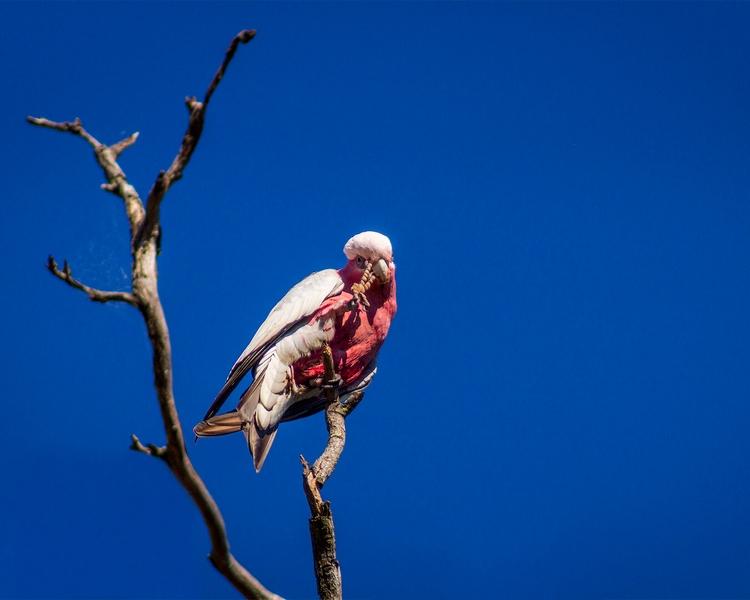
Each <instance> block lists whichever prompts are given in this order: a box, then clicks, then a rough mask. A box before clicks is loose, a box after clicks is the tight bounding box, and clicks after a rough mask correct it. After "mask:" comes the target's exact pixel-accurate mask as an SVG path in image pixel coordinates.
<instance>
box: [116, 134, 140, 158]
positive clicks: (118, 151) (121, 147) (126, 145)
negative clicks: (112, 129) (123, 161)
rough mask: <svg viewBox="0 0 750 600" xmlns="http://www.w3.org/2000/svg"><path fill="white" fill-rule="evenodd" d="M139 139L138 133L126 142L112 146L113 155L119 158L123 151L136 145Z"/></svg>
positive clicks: (129, 137)
mask: <svg viewBox="0 0 750 600" xmlns="http://www.w3.org/2000/svg"><path fill="white" fill-rule="evenodd" d="M137 139H138V132H137V131H136V132H135V133H133V134H131V135H129V136H128V137H126V138H125V139H124V140H120V141H119V142H117V143H116V144H112V145H111V146H110V149H111V150H112V152H113V154H114V155H115V158H117V157H119V156H120V154H122V151H123V150H125V148H129V147H130V146H132V145H133V144H135V140H137Z"/></svg>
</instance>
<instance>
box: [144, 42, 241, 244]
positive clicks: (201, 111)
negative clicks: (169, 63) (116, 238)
mask: <svg viewBox="0 0 750 600" xmlns="http://www.w3.org/2000/svg"><path fill="white" fill-rule="evenodd" d="M255 33H256V31H255V30H254V29H251V30H248V29H245V30H244V31H241V32H240V33H238V34H237V35H236V36H234V39H232V41H231V42H230V44H229V48H227V51H226V55H225V57H224V61H223V62H222V63H221V66H220V67H219V69H218V71H216V74H215V75H214V78H213V79H212V80H211V83H210V84H209V86H208V89H207V90H206V95H205V97H204V99H203V102H198V101H197V100H196V99H195V96H193V97H192V98H185V105H186V106H187V109H188V112H189V113H190V119H189V120H188V127H187V131H185V135H184V136H183V138H182V144H181V145H180V150H179V152H178V153H177V156H176V157H175V159H174V160H173V161H172V164H171V165H170V167H169V169H167V170H166V171H161V172H160V173H159V175H158V176H157V177H156V181H155V182H154V185H153V187H152V188H151V191H150V192H149V193H148V198H147V199H146V217H145V219H144V220H143V222H142V224H141V226H140V228H139V230H138V234H137V235H136V236H135V238H134V240H133V248H134V249H137V248H138V247H139V246H140V245H141V244H142V243H143V241H144V240H146V239H148V238H151V237H155V236H156V235H158V226H159V208H160V206H161V201H162V199H163V198H164V194H166V193H167V191H168V190H169V188H170V187H172V184H173V183H174V182H176V181H178V180H180V179H181V178H182V171H183V170H184V169H185V167H187V164H188V162H190V157H191V156H192V155H193V151H194V150H195V148H196V146H197V145H198V140H199V139H200V137H201V133H202V132H203V122H204V119H205V115H206V109H207V108H208V102H209V100H210V99H211V96H212V95H213V93H214V91H215V90H216V87H217V86H218V85H219V82H220V81H221V80H222V78H223V77H224V73H225V72H226V70H227V67H228V66H229V63H230V61H231V60H232V57H233V56H234V53H235V52H236V51H237V46H239V44H240V42H242V43H243V44H247V43H248V42H249V41H250V40H252V39H253V38H254V37H255Z"/></svg>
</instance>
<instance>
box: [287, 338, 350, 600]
mask: <svg viewBox="0 0 750 600" xmlns="http://www.w3.org/2000/svg"><path fill="white" fill-rule="evenodd" d="M322 358H323V367H324V369H325V386H326V388H325V389H326V395H327V397H328V406H327V407H326V427H327V428H328V444H327V445H326V449H325V450H324V451H323V454H321V455H320V458H318V460H316V461H315V463H314V464H313V466H312V468H311V467H310V465H309V464H308V463H307V461H306V460H305V458H304V457H303V456H300V461H301V462H302V488H303V489H304V491H305V497H306V498H307V503H308V504H309V505H310V514H311V515H312V516H311V517H310V539H311V540H312V550H313V562H314V566H315V579H316V581H317V583H318V595H319V596H320V598H321V600H340V599H341V598H342V597H343V596H342V594H343V592H342V583H341V565H340V564H339V561H338V560H337V558H336V535H335V531H334V527H333V513H332V512H331V503H330V502H328V501H327V500H326V501H325V502H324V501H323V498H322V497H321V495H320V489H321V488H322V487H323V486H324V485H325V483H326V481H327V480H328V478H329V477H330V476H331V474H332V473H333V470H334V469H335V468H336V465H337V464H338V461H339V458H340V457H341V453H342V452H343V451H344V444H345V443H346V426H345V419H346V417H347V416H348V415H349V414H350V413H351V412H352V411H353V410H354V409H355V408H356V407H357V404H359V402H360V401H361V400H362V397H363V396H364V392H353V393H352V394H351V395H350V396H349V398H348V400H347V401H346V403H345V404H341V402H339V395H338V392H337V391H336V387H335V382H336V381H337V380H338V379H337V377H336V370H335V366H334V364H333V355H332V354H331V348H330V347H329V346H328V344H323V352H322Z"/></svg>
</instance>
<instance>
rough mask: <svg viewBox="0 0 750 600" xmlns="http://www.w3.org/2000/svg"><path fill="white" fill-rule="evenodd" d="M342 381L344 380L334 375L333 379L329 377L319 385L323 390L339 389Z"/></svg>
mask: <svg viewBox="0 0 750 600" xmlns="http://www.w3.org/2000/svg"><path fill="white" fill-rule="evenodd" d="M343 381H344V380H343V379H341V377H339V376H338V375H335V376H334V378H333V379H331V380H330V381H326V382H324V383H323V385H321V386H320V387H321V388H323V389H324V390H337V389H339V387H340V386H341V384H342V383H343Z"/></svg>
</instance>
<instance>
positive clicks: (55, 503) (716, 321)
mask: <svg viewBox="0 0 750 600" xmlns="http://www.w3.org/2000/svg"><path fill="white" fill-rule="evenodd" d="M0 17H2V18H0V23H2V25H0V28H1V32H0V33H1V35H0V53H1V54H0V55H2V56H3V60H2V61H0V80H1V81H2V82H3V90H4V93H3V94H2V96H0V108H1V110H2V115H3V117H4V121H3V122H4V125H3V135H2V142H1V143H0V153H1V156H0V164H2V165H3V197H4V198H5V200H4V204H3V218H2V219H0V227H2V231H1V234H0V252H1V253H2V256H3V258H4V261H3V267H4V273H3V283H2V290H3V293H2V294H0V303H2V304H1V306H2V313H3V314H4V315H5V318H4V319H3V323H2V339H3V344H2V346H1V347H0V348H1V350H0V351H1V352H2V360H1V361H0V364H2V379H3V382H4V394H3V396H4V398H5V401H4V406H5V427H4V431H3V435H2V437H1V438H0V475H1V476H2V479H3V486H2V491H1V492H0V511H1V513H2V515H3V523H4V525H3V534H2V535H1V536H0V540H1V541H0V560H1V561H2V564H3V572H4V574H3V577H2V578H0V596H2V597H17V598H37V597H65V598H79V597H132V598H155V597H163V598H192V597H204V598H212V597H236V594H235V593H234V590H233V589H232V588H231V587H230V586H229V585H228V584H227V583H225V582H224V581H223V580H222V578H221V577H220V576H219V575H218V574H217V573H216V572H215V571H214V570H213V568H212V567H211V565H210V564H209V562H208V561H207V560H206V558H205V557H206V554H207V552H208V550H209V543H208V539H207V536H206V533H205V531H204V529H203V525H202V522H201V520H200V517H199V515H198V513H197V511H196V510H195V509H194V507H193V506H192V505H191V503H190V502H189V500H188V498H187V496H186V495H185V494H184V492H183V491H182V489H181V488H180V487H179V486H178V484H177V483H176V482H175V481H174V480H173V478H172V477H171V475H170V474H169V473H168V471H167V470H166V468H165V467H164V466H163V465H162V464H160V463H159V462H158V461H155V460H151V459H149V458H148V457H145V456H142V455H139V454H136V453H134V452H132V451H130V450H128V445H129V437H130V435H131V434H133V433H135V434H137V435H138V436H139V437H140V438H141V439H142V440H144V441H153V442H156V443H160V442H162V440H163V433H162V432H161V425H160V421H159V415H158V409H157V405H156V400H155V397H154V392H153V388H152V385H151V380H152V375H151V372H150V368H151V366H150V348H149V346H148V340H147V337H146V333H145V330H144V327H143V324H142V322H141V320H140V317H139V315H138V314H137V313H136V312H135V311H134V310H133V309H132V308H130V307H128V306H116V305H107V306H101V305H97V304H93V303H91V302H89V301H87V300H86V299H85V297H84V296H83V295H82V294H80V293H78V292H76V291H74V290H72V289H70V288H68V287H66V286H65V285H64V284H62V283H61V282H59V281H57V280H55V279H54V278H53V277H52V276H51V275H49V273H47V272H46V270H45V269H44V263H45V261H46V259H47V256H48V255H49V254H53V255H54V256H55V257H56V258H57V259H58V261H60V262H61V261H62V259H64V258H67V259H68V260H69V261H70V263H71V266H72V268H73V272H74V274H75V275H76V276H78V277H79V278H81V279H82V280H84V281H85V282H86V283H88V284H90V285H93V286H96V287H100V288H105V289H126V288H127V286H128V278H129V254H128V239H127V236H128V230H127V222H126V220H125V217H124V214H123V210H122V206H121V204H120V203H119V202H118V201H117V199H116V198H115V197H113V196H111V195H108V194H106V193H105V192H102V191H100V190H99V184H100V183H102V181H103V178H102V175H101V173H100V171H99V170H98V167H97V166H96V164H95V162H94V160H93V158H92V155H91V150H90V148H89V147H88V146H87V145H86V144H85V143H84V142H83V141H82V140H79V139H76V138H74V137H73V136H70V135H64V134H61V133H56V132H52V131H45V130H40V129H36V128H32V127H31V126H30V125H28V124H26V123H25V121H24V118H25V117H26V116H27V115H34V116H44V117H47V118H50V119H53V120H58V121H63V120H72V119H74V118H75V117H80V118H81V119H82V121H83V124H84V126H85V127H86V128H87V130H88V131H89V132H90V133H91V134H92V135H94V136H95V137H97V138H98V139H99V140H100V141H102V142H105V143H114V142H115V141H118V140H119V139H121V138H123V137H125V136H126V135H129V134H130V133H132V132H134V131H139V132H140V137H139V139H138V142H137V143H136V144H135V146H133V147H132V148H130V149H128V150H126V151H125V153H124V154H123V156H122V157H121V160H120V164H121V166H122V168H123V169H124V171H125V173H126V174H127V175H128V177H129V179H130V181H131V183H133V184H134V185H135V186H136V188H137V189H138V190H139V192H140V193H141V195H142V196H143V197H145V196H146V194H147V192H148V190H149V188H150V186H151V184H152V182H153V180H154V178H155V176H156V174H157V173H158V171H159V170H160V169H165V168H167V166H168V165H169V164H170V162H171V160H172V158H173V157H174V155H175V153H176V151H177V149H178V147H179V142H180V139H181V136H182V134H183V132H184V129H185V126H186V122H187V119H186V116H187V113H186V110H185V108H184V105H183V100H184V97H185V96H186V95H191V96H192V95H196V96H199V97H201V96H202V95H203V93H204V92H205V89H206V86H207V85H208V82H209V81H210V79H211V77H212V75H213V73H214V72H215V70H216V68H217V67H218V65H219V63H220V61H221V59H222V57H223V53H224V50H225V49H226V47H227V45H228V43H229V41H230V40H231V38H232V37H233V36H234V35H235V34H236V33H237V32H239V31H240V30H242V29H245V28H255V29H257V30H258V35H257V37H256V39H255V40H253V41H252V42H251V43H250V44H249V45H248V46H243V47H242V48H240V50H239V52H238V54H237V56H236V57H235V60H234V62H233V63H232V64H231V66H230V68H229V71H228V73H227V76H226V77H225V79H224V81H223V82H222V83H221V86H220V87H219V89H218V91H217V93H216V94H215V96H214V97H213V99H212V101H211V106H210V108H209V111H208V116H207V120H206V128H205V132H204V135H203V138H202V139H201V141H200V145H199V146H198V149H197V151H196V152H195V154H194V156H193V159H192V162H191V163H190V166H189V167H188V169H187V171H186V173H185V177H184V178H183V179H182V180H181V181H180V182H179V183H177V184H176V185H175V187H174V188H173V189H172V190H171V191H170V192H169V194H168V195H167V197H166V200H165V202H164V204H163V206H162V224H163V228H164V238H163V239H164V242H163V253H162V256H161V257H160V263H159V267H160V290H161V295H162V301H163V304H164V307H165V311H166V314H167V319H168V322H169V326H170V333H171V338H172V346H173V356H174V375H175V393H176V398H177V403H178V408H179V411H180V415H181V419H182V422H183V424H184V425H185V426H186V427H192V425H194V424H195V423H196V422H197V421H198V420H200V418H201V417H202V415H203V413H204V412H205V410H206V408H207V406H208V405H209V404H210V402H211V400H212V399H213V397H214V395H215V394H216V392H217V390H218V389H219V388H220V387H221V385H222V383H223V381H224V378H225V376H226V373H227V371H228V369H229V368H230V366H231V365H232V364H233V362H234V360H235V358H236V357H237V356H238V354H239V353H240V352H241V351H242V349H243V348H244V347H245V345H246V344H247V342H248V340H249V339H250V338H251V337H252V334H253V333H254V331H255V329H256V327H257V326H258V325H259V324H260V322H261V321H262V319H263V318H264V316H265V315H266V314H267V312H268V310H269V309H270V307H271V306H273V304H274V303H275V302H276V301H277V300H278V299H279V298H280V297H281V296H282V295H283V294H284V293H285V291H286V290H287V289H288V288H289V287H291V286H292V285H293V284H294V283H296V282H297V281H299V280H300V279H301V278H303V277H304V276H306V275H307V274H309V273H310V272H311V271H314V270H319V269H322V268H328V267H336V268H338V267H340V266H342V265H343V263H344V260H345V258H344V256H343V254H342V252H341V249H342V247H343V244H344V243H345V241H346V240H347V239H348V238H349V237H350V236H351V235H353V234H354V233H357V232H359V231H362V230H367V229H374V230H378V231H381V232H383V233H385V234H387V235H388V236H389V237H390V238H391V240H392V242H393V246H394V251H395V259H396V263H397V265H398V289H399V313H398V315H397V317H396V320H395V321H394V324H393V327H392V329H391V333H390V335H389V338H388V340H387V342H386V344H385V346H384V348H383V350H382V352H381V360H380V363H379V372H378V375H377V377H376V379H375V382H374V383H373V385H372V386H371V387H370V388H369V390H368V392H367V395H366V398H365V401H364V402H363V404H362V405H360V407H359V408H358V409H357V411H356V412H355V413H354V414H353V415H352V417H351V418H350V419H349V421H348V440H347V447H346V450H345V453H344V456H343V459H342V461H341V462H340V464H339V467H338V469H337V471H336V473H335V475H334V476H333V478H332V479H331V480H330V482H329V483H328V485H327V486H326V488H325V490H324V496H325V497H326V498H327V499H329V500H331V502H332V506H333V510H334V517H335V522H336V527H337V536H338V543H339V547H338V550H339V559H340V561H341V564H342V568H343V577H344V591H345V594H346V596H347V597H351V598H395V597H402V598H407V597H411V598H430V599H436V598H446V599H448V598H457V597H486V598H491V597H508V598H511V597H512V598H542V597H544V598H603V597H607V598H657V597H658V598H698V597H700V598H720V597H721V598H728V597H732V598H739V597H750V570H749V569H748V568H747V567H748V564H750V516H749V515H750V513H748V510H747V507H748V506H749V505H750V466H749V465H750V442H748V435H747V431H748V426H749V425H750V403H749V402H748V401H749V400H750V369H749V368H748V365H749V364H750V349H749V346H748V339H750V318H749V317H748V306H749V305H750V277H749V276H748V274H749V273H750V236H749V235H748V226H750V203H748V192H749V191H750V169H749V168H748V161H749V160H750V120H749V118H748V117H749V116H750V113H749V112H748V104H747V99H748V97H749V96H750V73H749V71H748V65H747V57H748V52H749V51H750V38H749V35H748V31H750V4H747V3H575V4H568V3H552V4H550V3H512V4H511V3H460V4H454V3H439V4H431V3H409V4H401V3H382V4H372V3H357V4H347V3H330V4H318V3H303V4H297V3H273V4H245V3H242V4H240V3H218V2H214V3H199V2H191V3H163V2H160V3H147V2H141V3H10V2H5V3H0ZM324 443H325V427H324V421H323V419H322V417H321V416H316V417H312V418H310V419H306V420H303V421H299V422H294V423H289V424H285V425H283V426H282V428H281V430H280V433H279V435H278V436H277V439H276V442H275V444H274V448H273V450H272V452H271V453H270V455H269V458H268V460H267V462H266V464H265V466H264V468H263V471H262V472H261V473H260V474H259V475H256V474H255V473H254V470H253V468H252V462H251V459H250V457H249V455H248V453H247V448H246V447H245V444H244V441H243V439H242V437H241V436H230V437H227V438H221V439H210V440H205V441H201V442H200V443H199V444H197V445H195V446H192V445H191V447H190V448H189V451H190V454H191V457H192V459H193V461H194V463H195V465H196V468H197V469H198V471H199V472H200V473H201V475H202V476H203V478H204V479H205V481H206V483H207V485H208V486H209V489H210V490H211V492H212V494H213V495H214V497H215V498H216V500H217V502H218V503H219V505H220V507H221V509H222V511H223V514H224V517H225V520H226V522H227V526H228V530H229V536H230V542H231V544H232V549H233V551H234V553H235V555H236V556H237V558H238V559H240V560H241V561H242V562H243V563H244V564H245V566H246V567H247V568H248V569H249V570H250V571H251V572H252V573H253V574H254V575H256V576H257V577H258V578H259V579H260V580H261V581H262V582H263V583H264V584H265V585H266V586H267V587H268V588H270V589H272V590H273V591H274V592H276V593H278V594H281V595H283V596H286V597H289V598H304V597H313V596H314V595H315V581H314V576H313V572H312V565H311V554H310V548H309V536H308V530H307V518H308V508H307V504H306V502H305V499H304V496H303V494H302V491H301V479H300V466H299V462H298V458H297V457H298V456H299V454H304V455H305V456H306V457H307V458H308V459H312V458H314V457H315V456H317V453H319V451H320V449H321V448H322V447H323V445H324Z"/></svg>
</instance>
